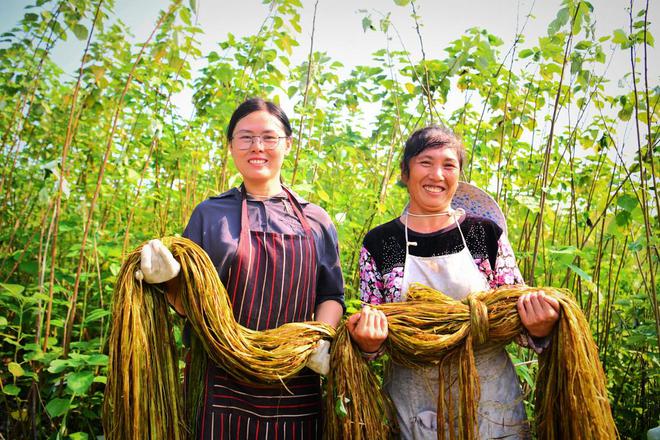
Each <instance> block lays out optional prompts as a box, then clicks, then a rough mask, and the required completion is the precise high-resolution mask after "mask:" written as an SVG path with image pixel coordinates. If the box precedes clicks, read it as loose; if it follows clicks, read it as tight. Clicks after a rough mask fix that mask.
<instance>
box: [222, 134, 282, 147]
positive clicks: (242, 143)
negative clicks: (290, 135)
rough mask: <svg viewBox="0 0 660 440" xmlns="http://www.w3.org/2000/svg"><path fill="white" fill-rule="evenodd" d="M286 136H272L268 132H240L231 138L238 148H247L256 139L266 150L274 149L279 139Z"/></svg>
mask: <svg viewBox="0 0 660 440" xmlns="http://www.w3.org/2000/svg"><path fill="white" fill-rule="evenodd" d="M286 138H287V136H274V135H270V134H265V135H261V136H258V135H255V136H252V135H249V134H242V135H240V136H235V137H232V140H233V141H234V145H236V146H237V147H238V149H239V150H247V149H249V148H250V147H251V146H252V144H253V143H254V142H257V140H258V141H259V142H261V145H263V146H264V148H265V149H266V150H274V149H275V148H277V146H278V145H279V144H280V141H281V140H282V139H286Z"/></svg>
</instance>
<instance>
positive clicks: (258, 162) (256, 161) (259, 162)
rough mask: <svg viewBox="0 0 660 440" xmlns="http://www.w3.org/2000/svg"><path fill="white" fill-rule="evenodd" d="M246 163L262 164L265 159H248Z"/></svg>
mask: <svg viewBox="0 0 660 440" xmlns="http://www.w3.org/2000/svg"><path fill="white" fill-rule="evenodd" d="M248 163H252V164H256V165H262V164H265V163H266V159H250V160H248Z"/></svg>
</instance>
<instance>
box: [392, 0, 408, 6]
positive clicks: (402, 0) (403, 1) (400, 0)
mask: <svg viewBox="0 0 660 440" xmlns="http://www.w3.org/2000/svg"><path fill="white" fill-rule="evenodd" d="M410 1H411V0H394V3H396V4H397V5H398V6H408V4H410Z"/></svg>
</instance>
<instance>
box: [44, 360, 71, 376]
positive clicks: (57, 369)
mask: <svg viewBox="0 0 660 440" xmlns="http://www.w3.org/2000/svg"><path fill="white" fill-rule="evenodd" d="M69 365H70V364H69V361H68V360H64V359H55V360H53V361H52V362H51V363H50V366H49V367H48V371H49V372H50V373H54V374H57V373H61V372H62V371H64V370H66V368H67V367H68V366H69Z"/></svg>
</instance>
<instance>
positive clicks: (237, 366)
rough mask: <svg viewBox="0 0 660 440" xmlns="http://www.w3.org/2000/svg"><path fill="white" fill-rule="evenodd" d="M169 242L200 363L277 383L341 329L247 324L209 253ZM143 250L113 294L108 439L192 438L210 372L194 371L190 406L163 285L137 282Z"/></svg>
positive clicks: (121, 276)
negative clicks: (239, 318)
mask: <svg viewBox="0 0 660 440" xmlns="http://www.w3.org/2000/svg"><path fill="white" fill-rule="evenodd" d="M163 241H164V242H165V243H166V245H168V247H169V249H170V250H171V252H172V254H173V255H174V257H175V258H176V259H177V260H178V261H179V263H180V264H181V275H180V289H181V290H180V296H181V300H182V303H183V308H184V310H185V313H186V316H187V319H188V321H189V322H190V324H191V326H192V330H193V333H194V335H195V337H194V338H193V344H192V347H191V350H192V354H193V358H195V357H196V354H199V353H201V352H202V351H203V352H205V354H206V355H208V357H209V358H210V359H211V360H212V361H213V362H216V363H218V364H220V365H222V366H223V367H224V368H225V369H226V370H227V372H228V373H229V374H231V375H232V376H233V377H234V378H236V379H238V380H241V381H244V382H249V383H276V382H281V381H283V380H284V379H286V378H288V377H291V376H293V375H295V374H296V373H298V372H299V371H300V370H301V369H302V368H303V367H304V366H305V363H306V361H307V357H308V356H309V355H310V353H311V352H312V351H313V350H314V348H315V345H316V344H317V343H318V341H319V340H321V339H332V337H333V336H334V334H335V331H334V329H333V328H332V327H331V326H329V325H327V324H324V323H320V322H301V323H289V324H285V325H282V326H280V327H278V328H276V329H272V330H265V331H254V330H250V329H248V328H245V327H243V326H241V325H240V324H238V323H237V322H236V320H235V319H234V315H233V312H232V308H231V304H230V302H229V298H228V296H227V293H226V291H225V288H224V287H223V285H222V283H221V282H220V279H219V277H218V273H217V272H216V269H215V267H214V266H213V264H212V262H211V260H210V259H209V257H208V255H207V254H206V252H204V251H203V250H202V249H201V248H200V247H199V246H198V245H196V244H195V243H194V242H192V241H190V240H188V239H185V238H175V237H170V238H166V239H164V240H163ZM141 248H142V246H140V247H138V248H137V249H136V250H134V251H133V252H132V253H131V254H130V255H128V257H127V259H126V261H125V262H124V264H123V265H122V268H121V270H120V272H119V276H118V279H117V285H116V288H115V292H114V296H113V302H114V304H113V310H112V317H113V327H112V333H111V335H110V340H109V344H110V360H109V371H108V383H107V385H106V391H105V401H104V405H103V425H104V429H105V438H106V439H108V440H119V439H121V440H128V439H140V440H142V439H158V440H161V439H173V440H178V439H186V438H189V437H191V435H192V434H191V433H192V432H193V428H194V427H193V426H192V425H193V422H192V421H193V420H196V419H195V417H196V413H195V409H196V408H197V407H198V403H199V400H198V399H199V397H200V393H199V390H200V388H201V375H202V373H203V371H202V370H203V368H200V366H199V365H197V366H193V367H192V368H191V369H190V375H189V376H188V380H189V381H190V382H191V383H190V385H191V386H190V387H189V390H192V391H191V392H190V393H189V394H190V395H189V396H186V400H187V401H186V404H185V405H184V400H183V396H182V394H183V393H182V388H181V384H180V380H179V361H178V356H177V352H176V346H175V344H174V338H173V333H172V329H173V325H174V323H173V318H172V317H171V316H170V315H171V314H170V312H169V305H168V303H167V299H166V298H165V295H164V292H163V291H162V290H161V289H160V288H159V287H158V286H155V285H151V284H148V283H142V282H139V281H137V280H136V279H135V277H134V274H135V271H136V270H137V269H139V267H140V251H141ZM200 371H202V372H200ZM197 382H198V383H199V385H198V386H193V385H195V384H196V383H197ZM184 408H185V409H184Z"/></svg>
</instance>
